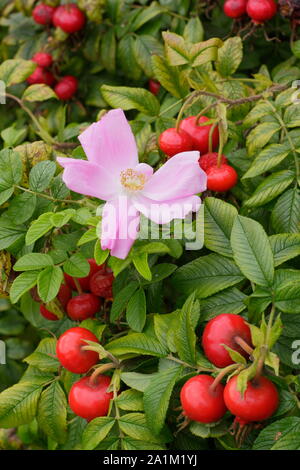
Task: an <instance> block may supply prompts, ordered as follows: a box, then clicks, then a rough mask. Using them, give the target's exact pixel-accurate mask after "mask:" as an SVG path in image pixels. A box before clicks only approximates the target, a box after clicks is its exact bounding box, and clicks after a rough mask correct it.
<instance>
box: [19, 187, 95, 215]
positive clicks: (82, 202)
mask: <svg viewBox="0 0 300 470" xmlns="http://www.w3.org/2000/svg"><path fill="white" fill-rule="evenodd" d="M14 187H15V188H17V189H20V190H21V191H25V192H26V193H30V194H35V195H36V196H38V197H43V198H44V199H48V200H49V201H53V202H57V203H61V204H80V205H86V206H89V207H91V208H93V209H95V207H96V204H93V203H92V202H90V201H89V200H88V199H85V198H84V199H80V200H79V201H76V200H72V199H56V198H55V197H52V196H49V195H48V194H44V193H38V192H36V191H32V190H31V189H28V188H24V187H23V186H19V185H17V184H15V186H14Z"/></svg>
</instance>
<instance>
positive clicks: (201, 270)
mask: <svg viewBox="0 0 300 470" xmlns="http://www.w3.org/2000/svg"><path fill="white" fill-rule="evenodd" d="M243 279H244V276H243V274H242V273H241V271H240V270H239V268H238V267H237V265H236V264H235V263H234V262H233V261H232V260H231V259H229V258H225V257H223V256H220V255H217V254H214V253H213V254H211V255H207V256H202V257H200V258H198V259H195V260H193V261H191V262H190V263H188V264H185V265H184V266H182V267H180V268H178V269H177V271H176V272H175V274H174V275H173V277H172V281H173V285H174V287H175V289H177V290H178V292H184V293H186V294H190V293H191V292H193V291H194V290H195V291H196V296H197V297H198V298H206V297H209V296H211V295H213V294H215V293H217V292H219V291H221V290H223V289H226V288H227V287H230V286H233V285H235V284H237V283H238V282H240V281H242V280H243Z"/></svg>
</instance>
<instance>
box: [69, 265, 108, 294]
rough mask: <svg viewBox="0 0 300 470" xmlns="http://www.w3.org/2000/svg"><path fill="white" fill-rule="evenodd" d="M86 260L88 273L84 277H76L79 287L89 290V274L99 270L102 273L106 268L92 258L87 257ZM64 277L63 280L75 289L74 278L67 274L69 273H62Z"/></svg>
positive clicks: (91, 274)
mask: <svg viewBox="0 0 300 470" xmlns="http://www.w3.org/2000/svg"><path fill="white" fill-rule="evenodd" d="M87 261H88V263H89V265H90V271H89V274H88V275H87V276H85V277H79V278H76V279H77V280H78V282H79V285H80V287H81V289H82V290H83V291H89V290H90V278H91V276H93V274H95V273H97V272H98V271H100V272H102V273H105V270H106V268H105V264H101V265H99V264H97V263H96V261H95V260H94V258H89V259H88V260H87ZM64 277H65V281H66V283H67V284H68V286H69V287H71V289H73V290H77V289H76V284H75V282H74V278H73V277H72V276H69V274H67V273H64Z"/></svg>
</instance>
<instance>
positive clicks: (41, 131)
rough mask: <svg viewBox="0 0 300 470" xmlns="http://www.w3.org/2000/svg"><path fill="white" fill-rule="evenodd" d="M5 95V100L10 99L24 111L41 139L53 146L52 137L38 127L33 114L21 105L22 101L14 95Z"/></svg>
mask: <svg viewBox="0 0 300 470" xmlns="http://www.w3.org/2000/svg"><path fill="white" fill-rule="evenodd" d="M5 95H6V97H7V98H10V99H12V100H14V101H15V102H16V103H18V105H19V106H20V107H21V108H22V109H23V111H25V113H27V114H28V116H29V117H30V118H31V120H32V122H33V123H34V124H35V126H36V127H37V129H38V132H39V133H40V135H41V137H42V138H43V139H44V140H45V142H46V143H47V144H55V140H54V139H53V137H51V135H50V134H49V133H48V132H47V131H46V130H45V129H43V128H42V126H41V125H40V123H39V121H38V120H37V119H36V117H35V116H34V114H33V113H32V112H31V111H30V109H29V108H27V106H26V105H25V104H24V103H23V101H22V100H21V99H20V98H18V97H17V96H15V95H11V94H10V93H6V94H5Z"/></svg>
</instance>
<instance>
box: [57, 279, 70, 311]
mask: <svg viewBox="0 0 300 470" xmlns="http://www.w3.org/2000/svg"><path fill="white" fill-rule="evenodd" d="M71 297H72V291H71V289H70V287H69V286H67V285H66V284H62V285H61V286H60V288H59V292H58V294H57V298H58V300H59V301H60V303H61V305H62V306H63V308H66V306H67V303H68V302H69V300H70V299H71Z"/></svg>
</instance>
